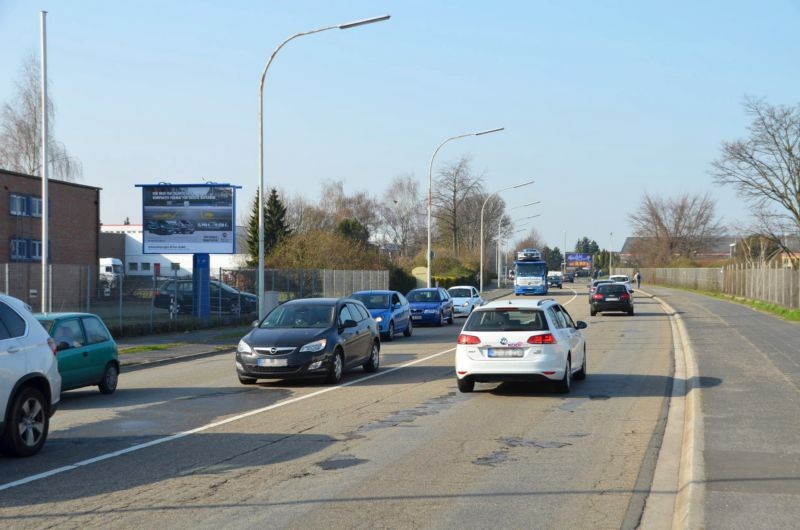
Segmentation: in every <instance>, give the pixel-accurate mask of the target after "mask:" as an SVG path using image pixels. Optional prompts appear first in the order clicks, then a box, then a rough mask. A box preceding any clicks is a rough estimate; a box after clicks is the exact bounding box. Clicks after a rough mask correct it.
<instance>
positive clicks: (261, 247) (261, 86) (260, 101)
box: [256, 15, 390, 320]
mask: <svg viewBox="0 0 800 530" xmlns="http://www.w3.org/2000/svg"><path fill="white" fill-rule="evenodd" d="M389 18H390V15H383V16H379V17H372V18H367V19H364V20H356V21H354V22H347V23H345V24H337V25H335V26H326V27H324V28H317V29H312V30H309V31H303V32H300V33H296V34H294V35H292V36H291V37H289V38H287V39H286V40H284V41H283V42H281V43H280V44H279V45H278V47H277V48H275V51H273V52H272V55H270V56H269V59H268V60H267V64H266V65H265V66H264V70H263V71H262V72H261V83H260V84H259V87H258V272H257V275H258V276H257V278H256V285H257V286H258V318H259V320H260V319H262V318H264V314H265V311H264V117H263V116H264V80H265V79H266V77H267V70H269V65H270V64H272V60H273V59H275V56H276V55H277V54H278V52H279V51H281V48H283V47H284V46H285V45H286V43H288V42H289V41H291V40H294V39H296V38H298V37H303V36H305V35H312V34H314V33H320V32H322V31H328V30H329V29H350V28H355V27H358V26H364V25H366V24H373V23H375V22H383V21H384V20H389Z"/></svg>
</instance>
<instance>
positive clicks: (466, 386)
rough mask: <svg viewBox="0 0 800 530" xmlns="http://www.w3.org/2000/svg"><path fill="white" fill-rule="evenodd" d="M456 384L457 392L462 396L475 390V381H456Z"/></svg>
mask: <svg viewBox="0 0 800 530" xmlns="http://www.w3.org/2000/svg"><path fill="white" fill-rule="evenodd" d="M456 381H457V382H458V391H459V392H463V393H464V394H469V393H470V392H472V391H473V390H475V381H473V380H472V379H456Z"/></svg>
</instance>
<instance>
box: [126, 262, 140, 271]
mask: <svg viewBox="0 0 800 530" xmlns="http://www.w3.org/2000/svg"><path fill="white" fill-rule="evenodd" d="M128 270H129V271H130V272H134V271H138V270H139V264H138V263H128Z"/></svg>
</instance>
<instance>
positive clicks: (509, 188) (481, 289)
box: [478, 180, 534, 292]
mask: <svg viewBox="0 0 800 530" xmlns="http://www.w3.org/2000/svg"><path fill="white" fill-rule="evenodd" d="M533 182H534V181H532V180H529V181H528V182H523V183H522V184H517V185H515V186H509V187H507V188H502V189H499V190H497V191H495V192H492V193H490V194H489V195H487V196H486V200H484V201H483V205H482V206H481V252H480V254H479V255H478V260H479V261H480V273H479V274H480V280H479V281H480V292H483V210H484V209H485V208H486V203H487V202H489V199H491V198H492V195H497V194H498V193H500V192H503V191H508V190H514V189H517V188H522V187H524V186H529V185H530V184H533Z"/></svg>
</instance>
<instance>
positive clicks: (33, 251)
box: [28, 239, 42, 261]
mask: <svg viewBox="0 0 800 530" xmlns="http://www.w3.org/2000/svg"><path fill="white" fill-rule="evenodd" d="M28 250H29V251H30V253H29V255H28V257H29V258H30V259H32V260H34V261H42V242H41V241H40V240H38V239H31V240H30V241H28Z"/></svg>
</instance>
